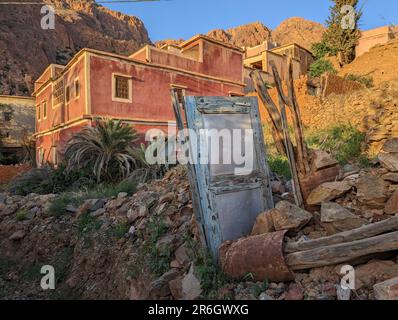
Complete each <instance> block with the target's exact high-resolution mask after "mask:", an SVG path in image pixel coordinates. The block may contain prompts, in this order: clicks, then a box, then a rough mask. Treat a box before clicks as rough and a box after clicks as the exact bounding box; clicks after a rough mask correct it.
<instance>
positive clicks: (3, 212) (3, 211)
mask: <svg viewBox="0 0 398 320" xmlns="http://www.w3.org/2000/svg"><path fill="white" fill-rule="evenodd" d="M17 210H18V204H16V203H15V204H3V203H1V204H0V216H10V215H12V214H13V213H15V212H16V211H17Z"/></svg>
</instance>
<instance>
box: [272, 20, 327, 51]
mask: <svg viewBox="0 0 398 320" xmlns="http://www.w3.org/2000/svg"><path fill="white" fill-rule="evenodd" d="M324 32H325V27H324V26H323V25H322V24H320V23H317V22H313V21H309V20H305V19H303V18H297V17H296V18H290V19H287V20H285V21H283V22H282V23H281V24H280V25H279V26H278V27H277V28H276V29H275V30H274V31H272V39H273V40H274V41H276V42H278V43H280V44H281V45H285V44H290V43H292V42H295V43H297V44H299V45H301V46H303V47H304V48H307V49H311V46H312V44H313V43H315V42H319V41H321V39H322V35H323V33H324Z"/></svg>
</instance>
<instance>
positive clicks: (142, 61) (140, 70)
mask: <svg viewBox="0 0 398 320" xmlns="http://www.w3.org/2000/svg"><path fill="white" fill-rule="evenodd" d="M243 55H244V50H242V49H241V48H238V47H235V46H232V45H228V44H225V43H222V42H219V41H216V40H213V39H211V38H209V37H206V36H202V35H198V36H195V37H193V38H191V39H189V40H187V41H185V42H184V43H182V44H181V45H179V46H169V45H166V46H164V47H163V48H155V47H154V46H150V45H147V46H145V47H143V48H142V49H141V50H139V51H137V52H135V53H133V54H132V55H130V56H121V55H117V54H112V53H107V52H101V51H97V50H91V49H82V50H81V51H79V52H78V53H77V54H76V55H75V56H74V57H73V58H72V59H71V61H70V62H69V63H68V64H67V65H66V66H61V65H55V64H51V65H50V66H48V67H47V69H46V70H45V71H44V72H43V74H42V75H41V76H40V77H39V78H38V79H37V81H36V82H35V90H34V93H33V95H34V96H35V99H36V133H35V137H36V148H37V156H36V158H37V159H36V160H37V163H38V164H39V165H40V164H42V163H43V162H50V163H53V164H57V163H58V161H59V157H60V156H62V152H63V148H64V146H65V143H66V141H67V140H68V139H69V138H70V137H71V135H72V134H73V133H74V132H77V131H79V130H80V129H81V128H82V127H84V126H90V125H92V123H93V120H95V119H96V118H98V117H107V118H113V119H120V120H122V121H124V122H125V123H129V124H132V125H134V127H135V128H136V130H137V131H138V132H139V133H141V134H145V132H146V131H147V130H148V129H151V128H159V129H162V130H165V131H166V130H167V125H168V122H170V121H175V118H174V113H173V109H172V107H171V96H170V89H171V88H177V90H179V93H180V94H185V95H195V96H201V95H203V96H233V95H243V91H244V87H245V84H244V78H243Z"/></svg>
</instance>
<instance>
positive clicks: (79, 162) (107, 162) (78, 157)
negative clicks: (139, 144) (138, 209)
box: [65, 120, 137, 182]
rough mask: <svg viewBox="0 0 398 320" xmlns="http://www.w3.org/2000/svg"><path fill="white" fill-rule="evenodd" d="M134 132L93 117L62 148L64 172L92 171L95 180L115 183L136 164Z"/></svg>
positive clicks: (119, 123) (113, 121)
mask: <svg viewBox="0 0 398 320" xmlns="http://www.w3.org/2000/svg"><path fill="white" fill-rule="evenodd" d="M136 140H137V133H136V131H135V129H134V128H133V127H132V126H130V125H123V124H122V123H121V122H120V121H116V120H97V121H96V123H95V124H94V125H93V126H92V127H85V128H83V129H82V130H81V131H80V132H78V133H76V134H75V135H74V136H73V137H72V138H71V139H70V140H69V141H68V143H67V145H66V148H65V160H66V163H67V166H66V172H71V171H75V170H80V169H90V170H92V172H93V174H94V176H95V177H96V179H97V181H106V182H115V181H118V180H121V179H123V178H125V177H126V176H128V175H129V174H130V173H131V172H132V170H133V169H134V167H135V166H136V158H135V157H134V152H133V143H134V142H135V141H136Z"/></svg>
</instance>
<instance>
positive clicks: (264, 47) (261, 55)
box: [244, 41, 314, 92]
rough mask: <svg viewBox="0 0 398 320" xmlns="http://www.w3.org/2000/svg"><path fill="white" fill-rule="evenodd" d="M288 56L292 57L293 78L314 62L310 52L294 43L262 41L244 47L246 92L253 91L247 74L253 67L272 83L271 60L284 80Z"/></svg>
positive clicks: (303, 73)
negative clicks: (253, 45) (279, 43)
mask: <svg viewBox="0 0 398 320" xmlns="http://www.w3.org/2000/svg"><path fill="white" fill-rule="evenodd" d="M289 57H291V58H292V63H293V79H298V78H300V76H302V75H305V74H307V72H308V70H309V68H310V66H311V64H312V63H313V62H314V57H313V55H312V53H311V52H310V51H309V50H307V49H305V48H304V47H302V46H300V45H298V44H296V43H293V44H289V45H284V46H279V45H278V44H277V43H273V42H270V41H264V42H263V43H262V44H260V45H258V46H255V47H248V48H245V58H244V65H245V72H244V74H245V82H246V83H247V84H248V86H247V88H246V92H250V91H253V88H252V86H251V81H250V79H249V75H250V72H251V71H252V70H254V69H257V70H261V71H262V75H263V79H264V80H265V81H266V82H268V83H273V81H274V77H273V74H272V69H271V65H270V62H271V61H273V62H274V63H275V65H276V68H277V70H278V73H279V75H280V77H281V79H282V81H283V80H285V79H286V75H287V65H288V64H287V62H288V59H289Z"/></svg>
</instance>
